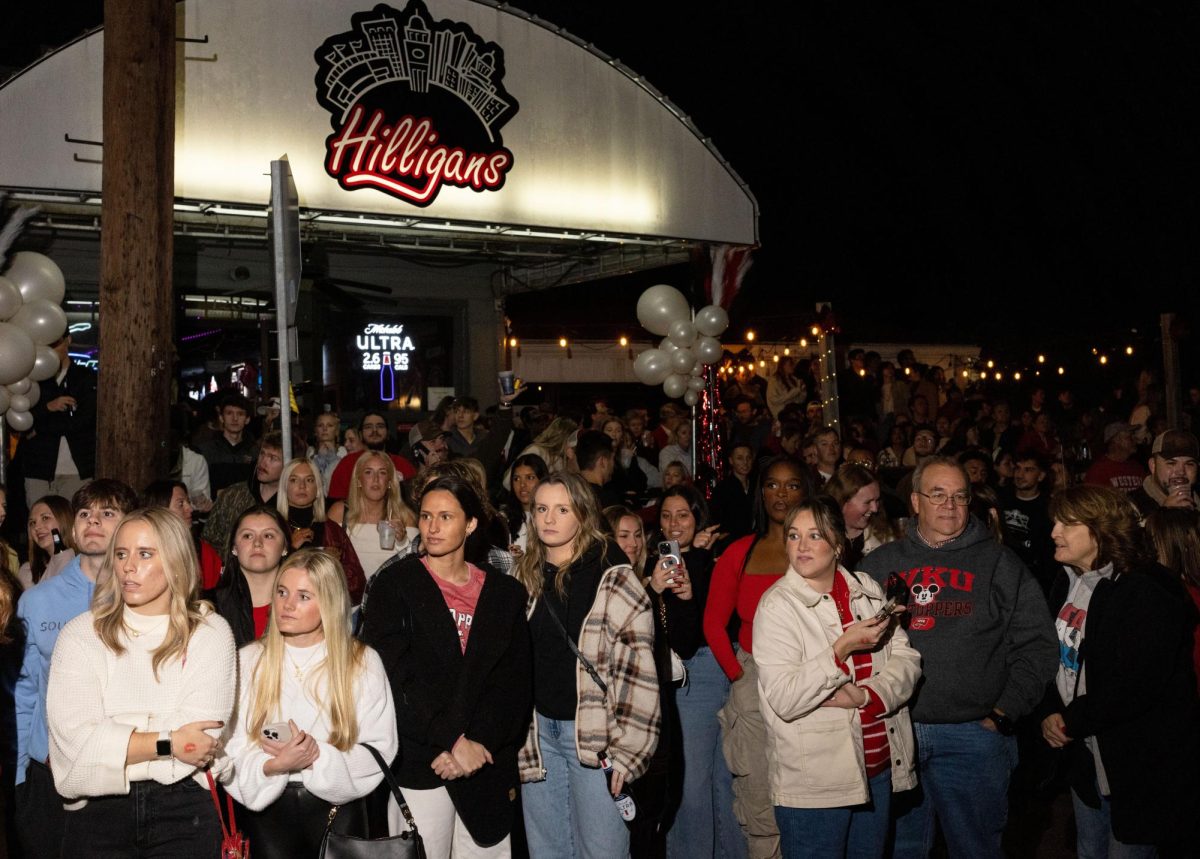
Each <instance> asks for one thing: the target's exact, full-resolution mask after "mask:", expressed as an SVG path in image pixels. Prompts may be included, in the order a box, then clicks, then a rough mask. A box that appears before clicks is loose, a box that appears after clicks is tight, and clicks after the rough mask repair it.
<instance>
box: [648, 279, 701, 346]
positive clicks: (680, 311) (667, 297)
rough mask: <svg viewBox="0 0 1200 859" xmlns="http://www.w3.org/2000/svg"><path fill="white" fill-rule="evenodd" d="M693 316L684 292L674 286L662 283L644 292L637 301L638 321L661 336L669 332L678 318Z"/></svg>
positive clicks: (651, 331)
mask: <svg viewBox="0 0 1200 859" xmlns="http://www.w3.org/2000/svg"><path fill="white" fill-rule="evenodd" d="M690 316H691V307H690V306H689V305H688V300H687V299H686V298H684V297H683V293H682V292H680V291H679V290H678V289H676V288H675V287H673V286H667V285H666V284H665V283H660V284H658V285H657V286H652V287H650V288H649V289H647V290H646V291H645V292H643V293H642V295H641V297H640V298H639V299H638V303H637V318H638V322H640V323H642V327H643V328H645V329H646V330H647V331H649V332H650V333H652V334H657V335H659V336H660V337H661V336H663V335H665V334H666V333H667V330H668V329H669V328H670V327H671V323H672V322H674V321H675V320H676V319H687V318H689V317H690Z"/></svg>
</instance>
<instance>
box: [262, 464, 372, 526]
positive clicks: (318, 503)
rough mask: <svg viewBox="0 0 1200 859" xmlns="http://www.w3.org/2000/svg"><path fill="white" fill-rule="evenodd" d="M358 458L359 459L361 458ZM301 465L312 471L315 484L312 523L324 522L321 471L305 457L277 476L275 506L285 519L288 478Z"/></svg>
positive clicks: (323, 491)
mask: <svg viewBox="0 0 1200 859" xmlns="http://www.w3.org/2000/svg"><path fill="white" fill-rule="evenodd" d="M359 458H360V459H361V458H362V457H359ZM301 465H307V466H308V468H309V470H310V471H312V475H313V479H314V480H316V482H317V496H316V500H314V501H313V504H312V511H313V521H314V522H324V521H325V490H324V488H323V487H322V486H321V469H319V468H317V464H316V463H315V462H313V461H312V460H311V459H309V458H308V457H307V456H298V457H296V458H295V459H293V460H292V461H291V462H289V463H288V464H287V465H285V466H284V467H283V472H282V473H281V474H280V475H279V491H278V492H277V493H276V494H275V506H276V508H277V509H278V510H279V512H280V513H282V514H283V518H284V519H287V517H288V510H289V509H290V505H289V504H288V498H287V485H288V478H289V477H291V476H292V472H293V471H295V470H296V469H297V468H298V467H299V466H301ZM355 465H358V463H355Z"/></svg>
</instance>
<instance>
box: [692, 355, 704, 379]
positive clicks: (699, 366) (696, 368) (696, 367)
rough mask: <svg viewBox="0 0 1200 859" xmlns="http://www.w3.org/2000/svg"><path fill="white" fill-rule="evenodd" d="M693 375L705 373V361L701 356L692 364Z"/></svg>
mask: <svg viewBox="0 0 1200 859" xmlns="http://www.w3.org/2000/svg"><path fill="white" fill-rule="evenodd" d="M692 375H693V376H703V375H704V362H703V361H701V360H700V359H699V358H697V359H696V363H695V364H693V365H692Z"/></svg>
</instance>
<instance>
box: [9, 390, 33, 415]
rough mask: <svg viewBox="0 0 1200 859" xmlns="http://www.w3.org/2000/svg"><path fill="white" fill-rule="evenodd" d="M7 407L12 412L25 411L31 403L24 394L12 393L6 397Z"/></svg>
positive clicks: (30, 406)
mask: <svg viewBox="0 0 1200 859" xmlns="http://www.w3.org/2000/svg"><path fill="white" fill-rule="evenodd" d="M8 407H9V408H10V409H12V410H13V411H14V412H27V411H29V410H30V408H32V404H31V403H30V402H29V397H27V396H25V395H24V394H13V395H12V396H11V397H9V399H8Z"/></svg>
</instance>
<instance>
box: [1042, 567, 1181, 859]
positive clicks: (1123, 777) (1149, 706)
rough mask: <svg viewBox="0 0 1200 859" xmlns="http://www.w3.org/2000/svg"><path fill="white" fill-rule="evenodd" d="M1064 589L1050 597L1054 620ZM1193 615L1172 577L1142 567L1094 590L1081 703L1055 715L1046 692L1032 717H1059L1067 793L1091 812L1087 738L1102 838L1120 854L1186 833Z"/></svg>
mask: <svg viewBox="0 0 1200 859" xmlns="http://www.w3.org/2000/svg"><path fill="white" fill-rule="evenodd" d="M1068 584H1069V580H1068V579H1067V578H1066V576H1065V575H1063V576H1060V577H1059V578H1058V579H1057V580H1056V581H1055V584H1054V588H1053V590H1052V591H1051V595H1050V596H1051V602H1050V604H1051V605H1052V606H1054V607H1055V613H1056V614H1057V612H1058V609H1059V608H1061V607H1062V605H1063V603H1064V602H1065V601H1066V596H1067V590H1068ZM1194 625H1195V609H1194V607H1193V604H1192V602H1191V599H1190V598H1189V597H1188V595H1187V593H1186V592H1185V591H1184V589H1183V585H1182V584H1181V583H1180V582H1179V579H1178V577H1177V576H1175V575H1174V574H1172V573H1170V572H1169V571H1168V570H1166V569H1165V568H1163V567H1161V566H1159V565H1157V564H1151V565H1149V566H1148V567H1146V568H1144V569H1140V570H1137V571H1134V572H1130V573H1115V574H1114V575H1113V576H1112V577H1111V578H1109V579H1102V580H1101V581H1100V582H1099V583H1097V585H1096V590H1095V592H1094V593H1093V594H1092V599H1091V603H1090V604H1089V605H1088V613H1087V620H1086V625H1085V627H1084V638H1083V643H1082V644H1081V646H1080V651H1079V660H1080V665H1081V670H1082V667H1083V666H1086V677H1085V680H1086V688H1087V691H1086V693H1085V694H1083V695H1080V696H1078V697H1076V698H1075V699H1074V700H1073V701H1072V702H1071V703H1070V704H1069V705H1067V706H1066V707H1064V706H1063V704H1062V700H1061V699H1060V697H1059V695H1058V690H1057V687H1056V686H1055V685H1054V684H1053V683H1052V684H1051V685H1050V687H1049V689H1048V692H1047V695H1046V700H1045V701H1044V702H1043V705H1042V708H1041V713H1042V715H1043V716H1044V715H1046V714H1048V713H1053V712H1060V713H1062V715H1063V721H1064V722H1065V729H1066V733H1067V734H1068V735H1069V736H1070V737H1072V738H1073V741H1072V742H1071V743H1070V744H1069V745H1068V746H1067V747H1066V749H1065V753H1066V755H1067V757H1068V760H1069V761H1070V771H1071V783H1072V787H1073V788H1074V789H1075V792H1076V793H1078V794H1079V796H1080V798H1081V799H1083V800H1084V801H1085V802H1086V803H1088V804H1089V805H1092V806H1093V807H1099V804H1100V803H1099V798H1098V796H1097V794H1096V789H1095V767H1094V763H1093V760H1092V755H1091V753H1090V751H1089V750H1088V748H1087V746H1086V745H1085V744H1084V742H1083V740H1084V738H1086V737H1095V738H1096V741H1097V744H1098V746H1099V749H1100V759H1101V761H1102V762H1103V763H1104V770H1105V773H1106V774H1107V776H1108V782H1109V788H1110V790H1111V794H1110V797H1109V799H1110V801H1111V803H1112V830H1113V835H1115V836H1116V838H1117V839H1118V840H1119V841H1123V842H1126V843H1130V844H1160V845H1161V844H1171V843H1173V842H1175V841H1176V840H1178V839H1183V838H1187V837H1189V833H1193V832H1194V831H1195V817H1196V814H1195V809H1196V807H1197V803H1198V800H1200V790H1198V785H1200V783H1198V781H1197V779H1196V765H1197V763H1198V762H1200V756H1198V752H1200V723H1198V722H1197V716H1198V715H1200V712H1198V709H1197V699H1196V681H1195V674H1194V668H1193V662H1192V631H1193V627H1194Z"/></svg>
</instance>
